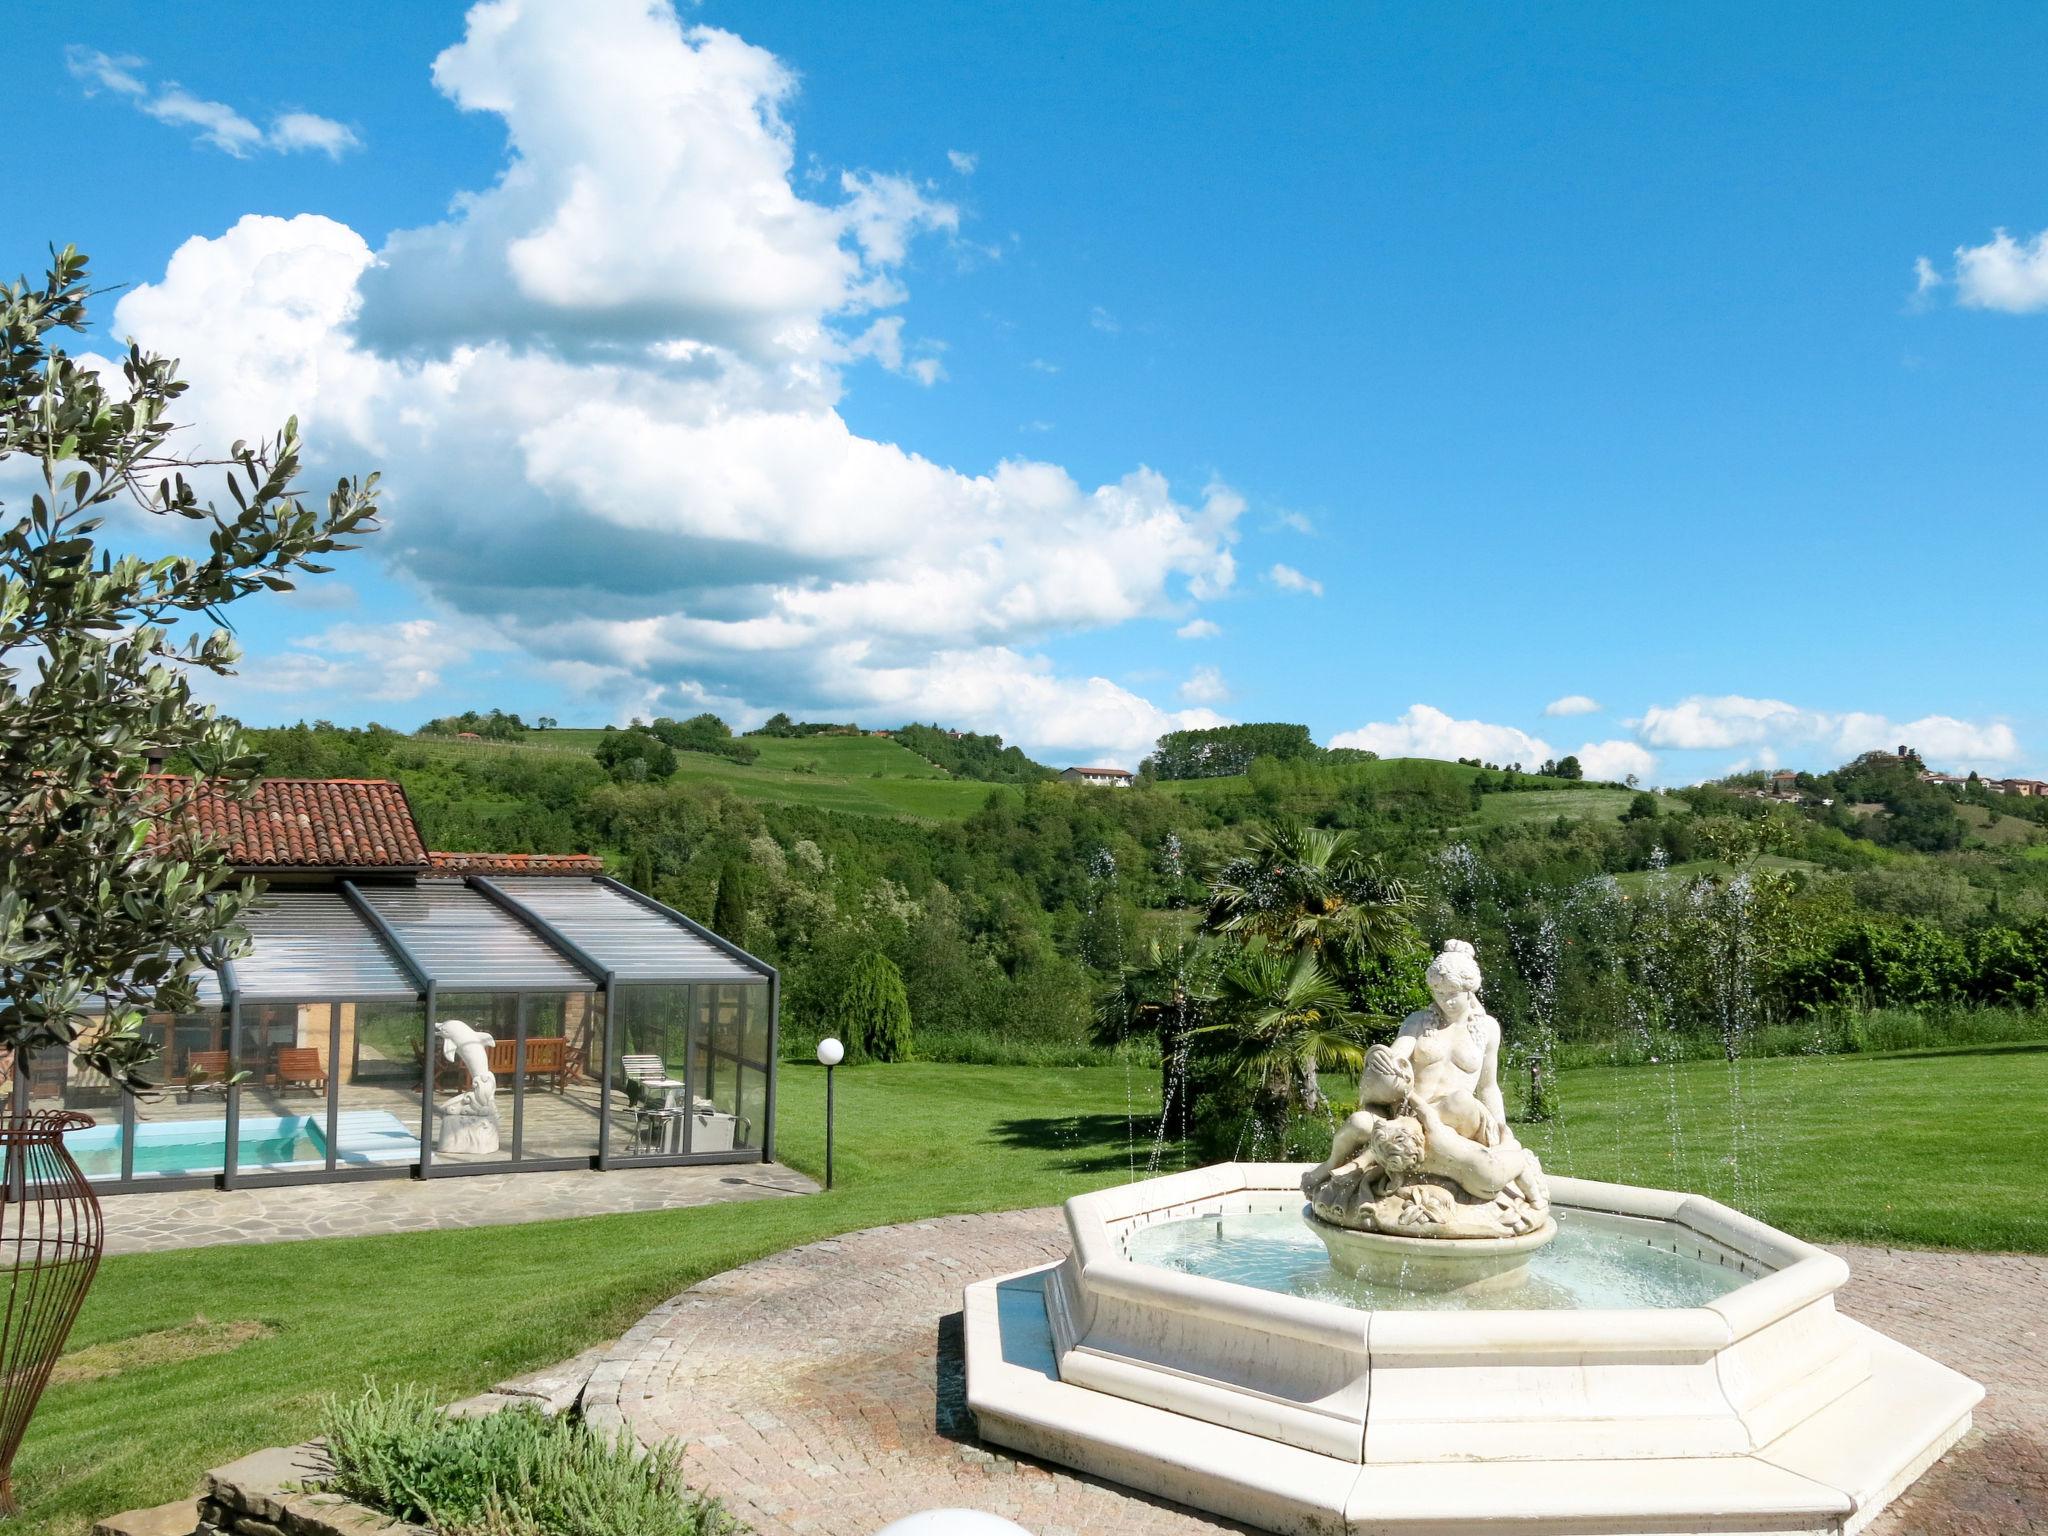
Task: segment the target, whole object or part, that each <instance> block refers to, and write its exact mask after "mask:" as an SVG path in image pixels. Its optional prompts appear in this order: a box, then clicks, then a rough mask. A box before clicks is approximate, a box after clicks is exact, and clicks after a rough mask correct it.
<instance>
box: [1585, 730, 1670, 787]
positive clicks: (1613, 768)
mask: <svg viewBox="0 0 2048 1536" xmlns="http://www.w3.org/2000/svg"><path fill="white" fill-rule="evenodd" d="M1572 755H1573V756H1574V757H1576V758H1577V759H1578V760H1579V766H1580V767H1581V768H1583V769H1584V770H1585V771H1586V777H1587V778H1589V779H1611V780H1614V781H1615V782H1617V783H1619V782H1621V781H1623V780H1626V779H1627V778H1628V776H1629V775H1630V774H1634V775H1635V776H1636V778H1637V779H1638V780H1640V781H1641V782H1643V783H1646V784H1647V783H1649V782H1650V781H1651V779H1652V778H1653V777H1654V776H1655V774H1656V772H1657V754H1656V753H1654V752H1651V751H1649V750H1648V749H1646V748H1645V747H1643V746H1642V745H1641V744H1640V743H1638V742H1633V741H1628V740H1624V739H1616V740H1612V741H1589V742H1587V743H1586V744H1585V745H1584V746H1582V747H1580V748H1579V750H1578V751H1577V752H1575V753H1573V754H1572Z"/></svg>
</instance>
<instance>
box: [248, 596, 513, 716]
mask: <svg viewBox="0 0 2048 1536" xmlns="http://www.w3.org/2000/svg"><path fill="white" fill-rule="evenodd" d="M486 643H491V642H486ZM476 649H478V646H477V645H476V644H475V643H473V642H472V640H470V639H467V638H465V637H463V636H462V635H460V634H458V633H456V632H453V631H450V630H449V629H447V628H446V627H444V626H443V625H441V624H438V623H436V622H435V621H434V620H432V619H405V620H401V621H400V622H398V623H396V624H335V625H331V626H329V627H328V628H327V629H324V630H322V631H320V632H319V633H318V634H313V635H305V636H301V637H300V638H299V639H297V640H294V641H293V642H292V643H291V644H290V645H289V646H287V647H286V648H285V649H283V650H281V651H275V652H271V653H268V654H266V655H264V656H262V657H260V658H257V659H256V663H257V664H255V665H245V666H244V667H243V669H242V671H241V673H240V675H238V676H237V677H236V678H235V679H233V681H232V683H231V684H230V687H229V692H230V694H231V696H232V697H231V698H230V700H229V702H230V703H231V704H234V705H240V707H243V708H247V707H249V706H248V704H247V703H245V702H243V701H242V700H241V699H240V698H239V696H240V695H242V694H256V695H282V696H289V697H291V698H293V699H294V700H296V701H298V702H299V704H300V705H302V706H303V707H304V708H305V709H306V710H307V711H309V712H312V713H318V712H319V711H318V703H319V700H320V699H321V698H322V697H323V696H329V695H333V694H337V693H338V694H344V695H348V696H351V697H357V698H364V699H372V700H376V701H379V702H386V703H391V702H404V701H406V700H409V699H416V698H418V697H419V696H420V695H421V694H423V693H425V692H427V691H428V690H429V689H433V688H438V687H439V686H440V685H441V678H442V674H443V673H444V672H445V671H446V669H447V668H449V667H452V666H455V665H457V664H459V663H461V662H464V661H467V660H468V659H469V657H470V656H471V655H472V654H473V652H474V651H475V650H476Z"/></svg>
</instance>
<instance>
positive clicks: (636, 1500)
mask: <svg viewBox="0 0 2048 1536" xmlns="http://www.w3.org/2000/svg"><path fill="white" fill-rule="evenodd" d="M321 1433H322V1434H323V1435H324V1436H325V1437H326V1440H327V1449H328V1455H329V1456H330V1458H331V1459H332V1461H333V1465H334V1471H333V1474H332V1475H331V1476H330V1477H329V1478H328V1479H327V1480H326V1481H325V1483H324V1487H325V1488H326V1489H327V1490H328V1491H330V1492H333V1493H339V1494H341V1495H343V1496H344V1497H346V1498H349V1499H353V1500H354V1501H355V1502H356V1503H358V1504H365V1505H368V1506H369V1507H370V1508H372V1509H375V1510H378V1511H380V1512H382V1513H384V1514H387V1515H390V1516H392V1517H393V1518H395V1519H399V1520H406V1521H411V1522H413V1523H415V1524H421V1525H430V1526H432V1527H433V1528H434V1530H436V1531H437V1532H440V1533H442V1536H735V1533H737V1532H739V1531H741V1530H742V1529H743V1527H741V1526H740V1524H739V1523H738V1522H737V1521H735V1520H734V1519H733V1518H732V1517H731V1516H730V1515H728V1514H727V1513H726V1512H725V1510H724V1508H723V1507H722V1506H721V1505H720V1504H719V1503H718V1501H717V1500H716V1499H707V1498H701V1497H699V1496H698V1495H697V1494H695V1493H693V1492H691V1490H690V1489H689V1488H688V1487H687V1486H685V1484H684V1482H683V1477H682V1453H681V1451H680V1450H678V1449H677V1448H676V1447H674V1446H666V1445H664V1446H657V1447H655V1448H654V1449H653V1450H650V1451H647V1452H645V1453H642V1452H641V1451H640V1450H639V1449H638V1447H636V1446H635V1445H634V1444H633V1443H632V1441H631V1440H630V1438H628V1437H627V1436H625V1435H623V1434H622V1435H621V1436H620V1437H619V1438H618V1439H617V1440H607V1439H606V1438H605V1437H604V1436H602V1435H600V1434H598V1433H597V1432H596V1431H595V1430H592V1429H589V1428H587V1427H586V1426H584V1425H583V1424H580V1423H577V1422H575V1421H574V1420H571V1419H567V1418H550V1417H548V1416H547V1415H546V1414H544V1413H542V1412H540V1411H539V1410H538V1409H537V1408H528V1407H520V1408H512V1409H507V1410H506V1411H504V1412H502V1413H494V1414H491V1415H489V1416H488V1417H485V1418H480V1419H461V1418H451V1417H449V1416H448V1415H447V1414H444V1413H443V1412H442V1411H441V1409H440V1407H439V1406H438V1405H437V1404H436V1403H435V1401H434V1399H433V1398H432V1397H431V1396H430V1395H429V1394H428V1393H427V1392H426V1391H424V1390H423V1389H421V1388H419V1387H413V1386H400V1387H397V1388H394V1389H392V1390H390V1391H388V1392H387V1391H384V1390H382V1389H380V1388H378V1387H375V1386H372V1387H370V1388H369V1389H368V1390H366V1391H365V1392H364V1393H363V1394H362V1396H360V1397H357V1398H353V1399H348V1400H342V1399H334V1400H331V1401H330V1402H329V1403H328V1405H327V1408H326V1411H325V1413H324V1414H323V1415H322V1420H321Z"/></svg>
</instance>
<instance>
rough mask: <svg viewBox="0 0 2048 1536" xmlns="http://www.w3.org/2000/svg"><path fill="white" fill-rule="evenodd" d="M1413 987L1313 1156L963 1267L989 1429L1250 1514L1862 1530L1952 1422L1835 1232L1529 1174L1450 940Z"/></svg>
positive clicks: (1155, 1190) (1127, 1189) (1430, 1525)
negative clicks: (1850, 1284)
mask: <svg viewBox="0 0 2048 1536" xmlns="http://www.w3.org/2000/svg"><path fill="white" fill-rule="evenodd" d="M1428 979H1429V986H1430V992H1431V995H1432V998H1433V1000H1434V1001H1433V1005H1432V1006H1431V1007H1430V1008H1429V1009H1426V1010H1424V1011H1422V1012H1420V1013H1418V1014H1416V1015H1414V1016H1413V1017H1411V1018H1409V1019H1408V1020H1407V1021H1405V1022H1404V1024H1403V1025H1402V1028H1401V1032H1400V1035H1399V1037H1398V1038H1397V1039H1396V1040H1395V1041H1394V1042H1393V1043H1392V1044H1391V1045H1389V1046H1385V1047H1379V1048H1376V1049H1375V1050H1374V1051H1372V1052H1371V1053H1369V1055H1368V1058H1367V1062H1366V1070H1365V1075H1364V1081H1363V1082H1362V1084H1361V1092H1360V1102H1361V1104H1362V1105H1363V1106H1364V1107H1363V1108H1362V1109H1361V1110H1360V1112H1359V1113H1358V1114H1357V1115H1356V1116H1354V1117H1352V1119H1351V1120H1349V1121H1347V1122H1346V1123H1345V1125H1344V1126H1343V1127H1341V1128H1340V1130H1339V1132H1338V1134H1337V1137H1336V1140H1335V1144H1334V1146H1333V1147H1332V1149H1331V1156H1330V1157H1329V1158H1328V1159H1326V1160H1325V1161H1324V1162H1323V1163H1322V1164H1321V1165H1319V1166H1317V1167H1314V1168H1303V1167H1302V1166H1300V1165H1296V1164H1270V1163H1252V1164H1240V1163H1229V1164H1222V1165H1219V1166H1216V1167H1211V1168H1202V1169H1197V1170H1195V1171H1193V1172H1189V1173H1182V1174H1174V1175H1171V1176H1168V1177H1164V1178H1156V1179H1147V1180H1142V1181H1139V1182H1136V1183H1132V1184H1127V1185H1124V1186H1122V1187H1120V1188H1115V1189H1108V1190H1103V1191H1101V1192H1099V1193H1096V1194H1092V1195H1083V1196H1080V1197H1077V1198H1076V1199H1073V1200H1070V1201H1068V1202H1067V1206H1066V1216H1067V1227H1068V1231H1069V1233H1070V1235H1071V1238H1072V1251H1071V1252H1070V1253H1069V1255H1068V1257H1067V1258H1066V1259H1065V1260H1064V1261H1063V1262H1062V1263H1060V1264H1057V1265H1053V1266H1049V1267H1047V1268H1044V1269H1039V1270H1033V1271H1028V1272H1026V1273H1023V1274H1018V1275H1011V1276H1007V1277H1004V1278H1001V1279H996V1280H986V1281H982V1282H980V1283H979V1284H975V1285H970V1286H969V1287H968V1288H967V1294H966V1318H967V1330H966V1343H967V1391H968V1402H969V1405H970V1406H971V1407H972V1408H973V1410H974V1412H975V1416H976V1419H977V1421H978V1423H979V1425H980V1429H981V1433H982V1435H983V1436H984V1437H985V1438H987V1439H989V1440H992V1441H994V1442H996V1443H998V1444H1001V1445H1007V1446H1010V1447H1012V1448H1014V1449H1017V1450H1020V1451H1024V1452H1026V1453H1028V1454H1031V1455H1034V1456H1038V1457H1042V1458H1043V1459H1045V1460H1048V1461H1053V1462H1058V1463H1061V1464H1064V1465H1067V1466H1072V1467H1077V1468H1080V1469H1081V1470H1083V1471H1086V1472H1090V1473H1093V1474H1095V1475H1098V1476H1101V1477H1106V1478H1110V1479H1112V1480H1114V1481H1117V1482H1122V1483H1126V1484H1129V1485H1131V1486H1133V1487H1136V1488H1140V1489H1143V1490H1145V1491H1147V1492H1150V1493H1154V1494H1159V1495H1162V1496H1164V1497H1167V1498H1171V1499H1175V1500H1179V1501H1181V1502H1183V1503H1187V1504H1191V1505H1194V1506H1196V1507H1198V1508H1201V1509H1206V1510H1210V1511H1213V1512H1214V1513H1217V1514H1220V1515H1223V1516H1226V1517H1228V1518H1231V1519H1235V1520H1241V1521H1245V1522H1247V1523H1249V1524H1252V1525H1255V1526H1259V1527H1262V1528H1265V1529H1269V1530H1283V1531H1299V1532H1305V1533H1306V1532H1313V1533H1316V1536H1329V1533H1331V1532H1335V1531H1352V1532H1358V1533H1361V1536H1363V1533H1368V1532H1369V1533H1371V1536H1424V1533H1432V1536H1453V1533H1458V1536H1464V1533H1472V1532H1477V1531H1482V1530H1490V1529H1493V1528H1494V1522H1496V1521H1498V1522H1502V1526H1501V1528H1503V1529H1512V1530H1514V1531H1516V1532H1517V1533H1522V1536H1590V1533H1596V1532H1597V1533H1607V1536H1611V1533H1621V1532H1627V1533H1651V1532H1656V1533H1685V1532H1692V1533H1705V1532H1736V1531H1740V1532H1747V1533H1778V1532H1783V1533H1790V1532H1801V1533H1805V1532H1841V1533H1849V1532H1854V1531H1857V1530H1860V1529H1861V1528H1862V1526H1863V1525H1864V1524H1866V1523H1867V1522H1868V1521H1869V1520H1870V1519H1871V1518H1872V1517H1873V1516H1874V1515H1875V1513H1876V1512H1877V1510H1879V1509H1881V1508H1882V1507H1883V1506H1884V1504H1885V1503H1886V1502H1887V1501H1889V1500H1890V1499H1891V1498H1892V1497H1893V1496H1895V1495H1896V1494H1897V1493H1899V1492H1900V1491H1901V1490H1902V1489H1904V1488H1905V1487H1906V1486H1907V1485H1908V1484H1910V1483H1911V1482H1912V1480H1913V1479H1914V1478H1915V1477H1917V1476H1919V1474H1920V1473H1921V1472H1922V1471H1924V1470H1925V1469H1926V1468H1927V1467H1928V1466H1929V1465H1931V1464H1932V1463H1933V1462H1934V1460H1935V1459H1936V1458H1938V1457H1939V1456H1940V1455H1941V1453H1942V1452H1943V1451H1944V1450H1946V1449H1947V1448H1948V1447H1949V1446H1950V1445H1952V1444H1953V1443H1954V1442H1955V1441H1956V1440H1957V1439H1958V1438H1959V1437H1960V1436H1961V1435H1962V1434H1964V1433H1965V1432H1966V1431H1967V1430H1968V1428H1969V1425H1970V1413H1971V1410H1972V1408H1973V1407H1974V1406H1975V1404H1976V1402H1977V1400H1978V1399H1979V1398H1980V1397H1981V1396H1982V1395H1983V1393H1982V1389H1981V1388H1980V1387H1979V1386H1978V1385H1977V1384H1976V1383H1975V1382H1973V1381H1970V1380H1968V1379H1967V1378H1965V1377H1963V1376H1960V1375H1958V1374H1956V1373H1955V1372H1954V1371H1951V1370H1949V1369H1947V1368H1946V1367H1944V1366H1942V1365H1939V1364H1937V1363H1936V1362H1934V1361H1932V1360H1929V1359H1927V1358H1926V1357H1925V1356H1922V1355H1919V1354H1917V1353H1915V1352H1914V1351H1912V1350H1910V1349H1907V1348H1906V1347H1905V1346H1903V1345H1901V1344H1898V1343H1895V1342H1894V1341H1892V1340H1891V1339H1888V1338H1886V1337H1884V1336H1883V1335H1882V1334H1879V1333H1876V1332H1874V1331H1873V1330H1871V1329H1869V1328H1866V1327H1864V1326H1863V1325H1861V1324H1859V1323H1856V1322H1854V1321H1852V1320H1851V1319H1849V1318H1846V1317H1844V1316H1842V1315H1841V1314H1840V1313H1838V1312H1837V1311H1836V1310H1835V1303H1834V1298H1835V1292H1836V1291H1837V1290H1838V1289H1839V1288H1840V1287H1841V1285H1842V1284H1843V1283H1844V1282H1845V1281H1846V1280H1847V1279H1848V1276H1849V1270H1848V1266H1847V1265H1846V1264H1844V1263H1843V1262H1842V1261H1841V1260H1840V1259H1839V1258H1837V1257H1835V1256H1834V1255H1832V1254H1830V1253H1827V1252H1825V1251H1823V1250H1821V1249H1818V1248H1815V1247H1812V1246H1811V1245H1809V1244H1807V1243H1804V1242H1801V1241H1800V1240H1799V1239H1797V1238H1794V1237H1790V1236H1788V1235H1786V1234H1785V1233H1782V1232H1779V1231H1776V1230H1774V1229H1773V1228H1771V1227H1768V1226H1765V1225H1764V1224H1763V1223H1762V1222H1759V1221H1755V1220H1753V1219H1751V1218H1750V1217H1748V1216H1745V1215H1743V1214H1742V1213H1741V1212H1739V1211H1734V1210H1731V1209H1729V1208H1728V1207H1726V1206H1724V1205H1720V1204H1718V1203H1716V1202H1714V1201H1712V1200H1707V1199H1703V1198H1701V1197H1699V1196H1696V1195H1687V1194H1679V1193H1673V1192H1670V1191H1666V1190H1656V1189H1640V1188H1635V1187H1633V1186H1628V1185H1619V1184H1602V1183H1595V1182H1593V1181H1590V1180H1584V1179H1567V1178H1558V1179H1554V1180H1546V1179H1545V1177H1544V1174H1543V1171H1542V1169H1541V1167H1540V1166H1539V1165H1538V1163H1537V1161H1536V1158H1535V1157H1534V1156H1533V1155H1532V1154H1531V1153H1529V1152H1528V1151H1526V1150H1525V1149H1524V1148H1522V1147H1521V1146H1520V1145H1519V1143H1517V1142H1516V1141H1515V1138H1514V1136H1513V1133H1512V1132H1511V1131H1510V1130H1509V1128H1508V1126H1507V1122H1506V1116H1505V1113H1504V1110H1503V1106H1502V1104H1501V1097H1500V1087H1499V1082H1498V1071H1497V1062H1498V1054H1499V1041H1500V1029H1499V1025H1498V1024H1496V1023H1495V1022H1494V1021H1493V1019H1492V1018H1491V1017H1489V1016H1488V1015H1487V1014H1486V1011H1485V1009H1484V1008H1483V1007H1482V1006H1480V1004H1479V1000H1478V999H1479V990H1480V975H1479V970H1478V966H1477V964H1476V961H1475V959H1474V956H1473V954H1472V950H1471V946H1470V945H1465V944H1458V943H1453V944H1451V945H1447V946H1446V947H1445V952H1444V953H1443V954H1442V955H1440V956H1438V957H1437V960H1436V961H1435V963H1434V964H1432V966H1431V967H1430V972H1429V978H1428ZM1304 1193H1305V1194H1307V1196H1308V1199H1309V1204H1308V1207H1307V1208H1306V1209H1304V1207H1303V1204H1302V1196H1303V1194H1304Z"/></svg>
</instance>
